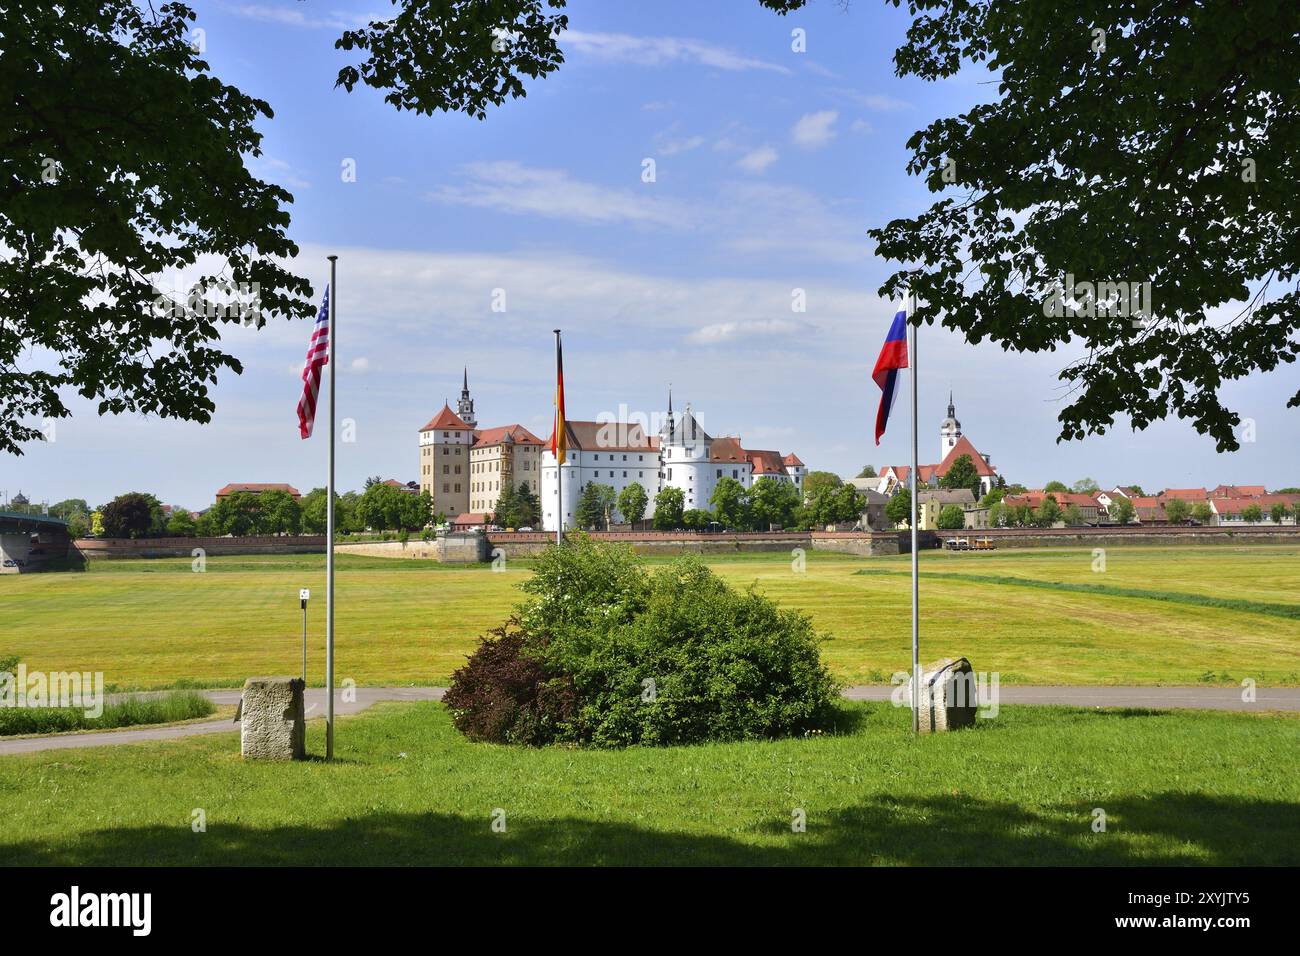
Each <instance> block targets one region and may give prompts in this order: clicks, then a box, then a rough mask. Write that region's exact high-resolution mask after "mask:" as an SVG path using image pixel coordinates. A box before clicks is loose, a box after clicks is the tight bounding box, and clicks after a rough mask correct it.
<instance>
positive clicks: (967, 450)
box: [936, 435, 997, 478]
mask: <svg viewBox="0 0 1300 956" xmlns="http://www.w3.org/2000/svg"><path fill="white" fill-rule="evenodd" d="M962 455H970V460H971V463H972V464H973V465H974V466H975V474H977V475H979V476H980V477H981V478H988V477H991V476H993V475H995V474H997V469H996V468H994V467H993V466H992V465H990V464H989V463H988V462H987V461H985V460H984V456H983V455H981V454H980V453H979V452H978V451H976V450H975V446H974V445H972V444H971V441H970V439H969V438H967V437H966V436H965V435H962V436H961V438H959V439H957V444H955V445H953V446H952V450H951V451H949V452H948V454H947V455H945V456H944V459H943V461H941V462H940V463H939V465H938V470H937V472H936V474H938V475H939V477H940V478H942V477H943V476H944V475H946V474H948V469H949V468H951V467H952V466H953V463H954V462H955V461H956V460H957V459H958V458H960V457H961V456H962Z"/></svg>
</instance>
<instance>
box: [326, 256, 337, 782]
mask: <svg viewBox="0 0 1300 956" xmlns="http://www.w3.org/2000/svg"><path fill="white" fill-rule="evenodd" d="M327 258H328V259H329V261H330V338H329V357H328V360H327V362H326V364H327V365H329V370H330V468H329V478H328V482H327V485H328V487H327V488H326V490H325V501H326V503H327V506H326V509H325V535H326V538H327V539H328V540H327V542H326V548H327V550H326V551H325V759H326V760H333V759H334V369H335V368H337V367H338V366H337V363H336V362H335V360H334V340H335V339H336V338H338V324H337V322H336V321H335V317H336V315H337V314H338V306H337V303H338V298H339V287H338V282H337V279H336V273H335V267H336V265H337V264H338V258H339V257H338V256H328V257H327Z"/></svg>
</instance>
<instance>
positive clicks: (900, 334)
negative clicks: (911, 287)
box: [871, 305, 907, 445]
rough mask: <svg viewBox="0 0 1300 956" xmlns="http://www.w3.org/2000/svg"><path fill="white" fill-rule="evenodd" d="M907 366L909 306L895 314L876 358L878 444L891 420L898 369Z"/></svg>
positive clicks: (874, 377)
mask: <svg viewBox="0 0 1300 956" xmlns="http://www.w3.org/2000/svg"><path fill="white" fill-rule="evenodd" d="M900 368H907V307H906V305H904V307H903V308H902V309H900V310H899V311H898V313H897V314H896V315H895V316H894V322H893V324H892V325H890V326H889V334H888V335H886V336H885V345H884V348H882V349H881V350H880V358H878V359H876V368H875V370H874V371H873V372H872V373H871V378H872V379H873V380H874V381H875V383H876V384H877V385H879V386H880V408H879V409H878V410H877V411H876V444H877V445H879V444H880V436H881V435H883V434H884V433H885V423H886V422H888V421H889V412H890V410H891V409H892V408H893V407H894V396H895V394H896V392H897V386H898V370H899V369H900Z"/></svg>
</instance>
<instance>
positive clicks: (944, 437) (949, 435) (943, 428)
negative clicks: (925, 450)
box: [939, 390, 961, 462]
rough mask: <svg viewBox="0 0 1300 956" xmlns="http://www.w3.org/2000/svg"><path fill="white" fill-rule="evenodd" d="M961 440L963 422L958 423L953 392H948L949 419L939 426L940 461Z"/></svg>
mask: <svg viewBox="0 0 1300 956" xmlns="http://www.w3.org/2000/svg"><path fill="white" fill-rule="evenodd" d="M959 438H961V422H959V421H957V407H956V405H954V404H953V400H952V392H951V390H950V391H949V392H948V417H947V418H945V419H944V420H943V424H942V425H940V426H939V461H941V462H942V461H943V460H944V459H945V458H947V457H948V452H950V451H952V450H953V448H954V447H955V446H956V444H957V440H958V439H959Z"/></svg>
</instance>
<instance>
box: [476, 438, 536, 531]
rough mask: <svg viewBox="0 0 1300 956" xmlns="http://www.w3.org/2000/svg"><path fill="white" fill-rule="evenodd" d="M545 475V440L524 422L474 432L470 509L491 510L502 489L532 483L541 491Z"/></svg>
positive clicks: (479, 511) (490, 511)
mask: <svg viewBox="0 0 1300 956" xmlns="http://www.w3.org/2000/svg"><path fill="white" fill-rule="evenodd" d="M541 475H542V440H541V439H540V438H538V437H537V436H536V435H534V434H533V433H532V432H530V431H529V430H528V429H527V428H525V427H524V426H523V425H520V424H513V425H501V426H499V427H497V428H484V429H480V430H478V431H476V432H475V433H474V444H473V445H472V446H471V447H470V450H469V509H468V510H469V512H470V513H471V514H491V513H492V512H494V511H495V510H496V507H497V501H498V499H500V497H501V491H502V489H503V488H506V487H513V488H514V489H515V490H516V491H519V490H520V489H522V488H523V486H524V485H527V486H528V490H529V491H531V492H533V493H534V494H537V491H538V487H539V486H540V484H541Z"/></svg>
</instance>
